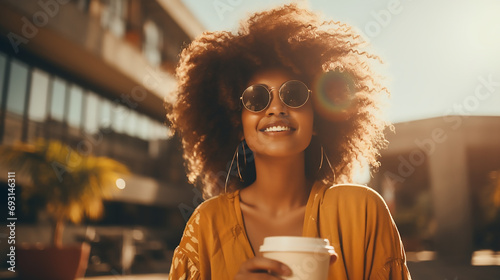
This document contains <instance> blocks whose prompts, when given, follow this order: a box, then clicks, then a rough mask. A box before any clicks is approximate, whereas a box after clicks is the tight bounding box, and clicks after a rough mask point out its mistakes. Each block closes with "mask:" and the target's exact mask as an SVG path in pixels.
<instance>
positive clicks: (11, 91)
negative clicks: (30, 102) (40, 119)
mask: <svg viewBox="0 0 500 280" xmlns="http://www.w3.org/2000/svg"><path fill="white" fill-rule="evenodd" d="M28 71H29V70H28V66H26V65H25V64H24V63H21V62H19V61H18V60H15V59H13V60H12V62H11V68H10V77H9V88H8V90H7V111H10V112H12V113H15V114H18V115H20V116H22V115H23V113H24V102H25V100H26V87H27V84H28Z"/></svg>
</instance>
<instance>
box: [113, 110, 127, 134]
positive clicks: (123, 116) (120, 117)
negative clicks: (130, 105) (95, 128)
mask: <svg viewBox="0 0 500 280" xmlns="http://www.w3.org/2000/svg"><path fill="white" fill-rule="evenodd" d="M113 111H114V115H113V130H114V131H116V132H118V133H123V132H125V123H126V122H127V119H128V116H129V115H130V112H129V110H128V109H127V108H126V107H125V106H121V105H116V106H115V108H114V110H113Z"/></svg>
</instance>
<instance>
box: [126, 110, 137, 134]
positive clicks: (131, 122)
mask: <svg viewBox="0 0 500 280" xmlns="http://www.w3.org/2000/svg"><path fill="white" fill-rule="evenodd" d="M137 118H138V114H137V112H135V111H132V110H131V111H130V114H129V115H128V118H127V122H126V124H125V133H127V134H128V135H130V136H137Z"/></svg>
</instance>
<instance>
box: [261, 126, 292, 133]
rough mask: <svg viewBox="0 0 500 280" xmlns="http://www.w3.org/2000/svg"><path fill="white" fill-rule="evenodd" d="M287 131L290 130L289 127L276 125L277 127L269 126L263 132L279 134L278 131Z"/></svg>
mask: <svg viewBox="0 0 500 280" xmlns="http://www.w3.org/2000/svg"><path fill="white" fill-rule="evenodd" d="M288 130H290V127H288V126H281V125H277V126H270V127H268V128H266V129H265V130H264V131H265V132H280V131H288Z"/></svg>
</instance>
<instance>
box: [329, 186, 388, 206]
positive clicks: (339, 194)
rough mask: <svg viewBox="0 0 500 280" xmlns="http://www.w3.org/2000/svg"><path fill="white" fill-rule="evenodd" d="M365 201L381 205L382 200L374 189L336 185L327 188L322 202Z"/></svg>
mask: <svg viewBox="0 0 500 280" xmlns="http://www.w3.org/2000/svg"><path fill="white" fill-rule="evenodd" d="M335 200H342V201H346V200H347V201H357V202H361V201H366V202H374V203H383V204H384V205H385V202H384V199H383V198H382V196H380V194H379V193H377V192H376V191H375V190H374V189H372V188H370V187H367V186H364V185H358V184H338V185H333V186H331V187H328V188H327V189H326V190H325V194H324V201H325V202H328V201H335Z"/></svg>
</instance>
